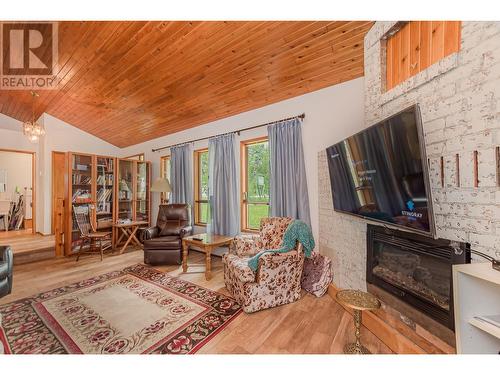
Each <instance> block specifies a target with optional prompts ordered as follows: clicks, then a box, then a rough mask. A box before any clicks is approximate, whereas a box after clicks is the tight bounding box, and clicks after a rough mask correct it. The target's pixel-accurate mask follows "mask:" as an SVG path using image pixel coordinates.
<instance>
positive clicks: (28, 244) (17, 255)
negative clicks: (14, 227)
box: [0, 230, 55, 264]
mask: <svg viewBox="0 0 500 375" xmlns="http://www.w3.org/2000/svg"><path fill="white" fill-rule="evenodd" d="M4 245H10V246H11V247H12V252H13V253H14V264H23V263H29V262H34V261H39V260H44V259H51V258H54V256H55V238H54V236H53V235H49V236H42V235H41V234H38V233H37V234H32V233H31V230H29V232H26V231H25V230H22V231H10V232H8V233H6V232H2V233H1V235H0V246H4Z"/></svg>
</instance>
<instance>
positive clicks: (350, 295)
mask: <svg viewBox="0 0 500 375" xmlns="http://www.w3.org/2000/svg"><path fill="white" fill-rule="evenodd" d="M337 300H338V301H339V302H340V303H342V304H343V305H344V306H346V307H350V308H351V309H353V318H354V329H355V331H354V334H355V336H356V342H354V343H351V344H346V346H344V353H345V354H371V353H370V351H369V350H368V349H366V348H365V347H364V346H363V345H361V342H360V336H361V313H362V312H363V310H366V311H369V310H376V309H379V308H380V301H379V300H378V299H377V298H376V297H375V296H373V295H372V294H370V293H366V292H362V291H361V290H353V289H346V290H341V291H339V292H337Z"/></svg>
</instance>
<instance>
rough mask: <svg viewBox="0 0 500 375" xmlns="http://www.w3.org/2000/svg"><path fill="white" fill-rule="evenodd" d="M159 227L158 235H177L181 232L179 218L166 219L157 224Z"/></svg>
mask: <svg viewBox="0 0 500 375" xmlns="http://www.w3.org/2000/svg"><path fill="white" fill-rule="evenodd" d="M158 227H159V229H160V233H159V236H161V237H163V236H179V235H180V233H181V229H182V226H181V221H180V220H167V221H164V222H162V223H161V224H159V225H158Z"/></svg>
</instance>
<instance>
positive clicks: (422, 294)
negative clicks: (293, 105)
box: [366, 225, 470, 330]
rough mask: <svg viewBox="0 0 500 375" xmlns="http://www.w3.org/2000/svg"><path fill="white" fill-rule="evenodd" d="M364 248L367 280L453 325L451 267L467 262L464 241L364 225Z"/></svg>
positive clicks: (447, 324) (416, 307) (452, 327)
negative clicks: (366, 227) (365, 228)
mask: <svg viewBox="0 0 500 375" xmlns="http://www.w3.org/2000/svg"><path fill="white" fill-rule="evenodd" d="M367 251H368V254H367V268H366V280H367V282H368V283H370V284H373V285H376V286H377V287H379V288H382V289H384V290H385V291H387V292H389V293H390V294H392V295H394V296H396V297H397V298H398V299H400V300H402V301H403V302H405V303H407V304H408V305H411V306H412V307H413V308H415V309H417V310H419V311H421V312H423V313H424V314H425V315H428V316H429V317H431V318H432V319H434V320H435V321H437V322H439V323H441V324H442V325H444V326H446V327H448V328H450V329H452V330H453V329H454V318H453V290H452V277H451V267H452V265H453V264H461V263H469V262H470V247H469V245H468V244H466V243H460V242H453V241H448V240H442V239H437V240H436V239H433V238H429V237H425V236H421V235H418V234H414V233H409V232H403V231H398V230H393V229H388V228H385V227H380V226H376V225H368V231H367Z"/></svg>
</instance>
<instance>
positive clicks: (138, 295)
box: [0, 264, 241, 354]
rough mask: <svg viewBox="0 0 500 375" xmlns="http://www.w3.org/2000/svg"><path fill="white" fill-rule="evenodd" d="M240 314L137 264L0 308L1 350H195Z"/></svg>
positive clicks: (228, 303)
mask: <svg viewBox="0 0 500 375" xmlns="http://www.w3.org/2000/svg"><path fill="white" fill-rule="evenodd" d="M240 312H241V308H240V306H239V305H238V304H237V303H236V301H235V300H233V299H232V298H230V297H227V296H225V295H223V294H220V293H217V292H214V291H211V290H208V289H205V288H202V287H200V286H198V285H195V284H192V283H190V282H187V281H184V280H181V279H179V278H176V277H172V276H169V275H167V274H165V273H163V272H160V271H158V270H155V269H153V268H150V267H147V266H144V265H141V264H138V265H135V266H132V267H128V268H125V269H124V270H122V271H116V272H110V273H107V274H104V275H101V276H97V277H94V278H91V279H88V280H84V281H81V282H78V283H74V284H71V285H68V286H65V287H62V288H57V289H54V290H51V291H49V292H45V293H40V294H38V295H36V296H34V297H31V298H25V299H21V300H18V301H15V302H12V303H9V304H6V305H2V306H0V314H1V315H2V328H1V329H0V341H1V342H2V343H3V346H4V350H5V352H6V353H14V354H21V353H26V354H28V353H29V354H34V353H40V354H49V353H61V354H62V353H71V354H77V353H85V354H87V353H88V354H119V353H120V354H139V353H158V354H183V353H186V354H187V353H195V352H196V351H197V350H199V349H200V348H201V347H202V346H203V345H205V344H206V343H207V342H208V341H209V340H210V339H211V338H213V337H214V336H215V335H216V334H217V333H219V332H220V331H221V330H222V329H223V328H224V327H225V326H226V325H227V324H228V323H229V322H230V321H231V320H232V319H233V318H234V317H236V316H237V315H238V314H239V313H240Z"/></svg>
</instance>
